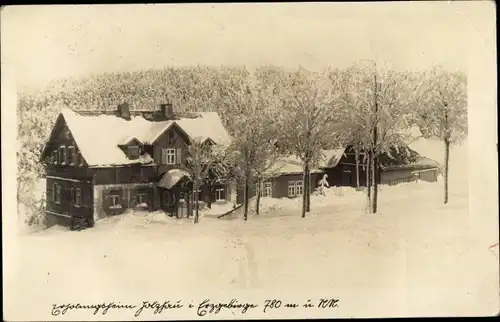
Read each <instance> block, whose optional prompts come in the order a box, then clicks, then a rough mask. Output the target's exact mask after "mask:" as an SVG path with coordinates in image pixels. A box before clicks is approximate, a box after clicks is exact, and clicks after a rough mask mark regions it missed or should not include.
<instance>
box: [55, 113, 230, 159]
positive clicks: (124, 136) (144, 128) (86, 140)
mask: <svg viewBox="0 0 500 322" xmlns="http://www.w3.org/2000/svg"><path fill="white" fill-rule="evenodd" d="M61 114H62V115H63V117H64V119H65V121H66V123H67V125H68V128H69V130H70V131H71V133H72V135H73V137H74V139H75V141H76V144H77V146H78V148H79V149H80V151H81V153H82V156H83V157H84V159H85V160H86V161H87V163H88V164H89V166H112V165H126V164H132V163H138V162H146V163H149V162H152V161H153V160H152V159H147V158H142V159H144V160H142V159H139V160H137V159H136V160H130V159H128V158H127V156H126V154H125V153H124V152H123V151H122V150H121V149H120V148H119V145H123V144H126V143H128V142H129V141H130V140H131V139H137V140H139V141H140V142H144V143H150V144H151V143H153V142H154V141H155V140H156V139H157V138H158V137H159V136H160V135H161V134H163V133H164V132H165V130H167V129H168V128H169V127H170V126H172V124H174V123H176V124H177V125H179V126H180V128H181V129H182V130H184V131H185V132H186V133H187V134H188V135H189V136H190V137H191V138H195V137H201V138H202V139H203V140H205V139H207V138H210V139H212V140H213V141H214V142H215V143H217V144H224V143H229V142H230V140H231V138H230V136H229V133H228V132H227V131H226V129H225V128H224V126H223V125H222V121H221V119H220V118H219V115H218V114H217V113H215V112H206V113H198V114H199V115H200V117H197V118H191V119H180V120H175V121H161V122H153V121H149V120H146V119H145V118H144V117H142V116H134V117H132V118H131V120H129V121H127V120H124V119H122V118H120V117H116V116H114V115H91V116H87V115H80V114H78V113H76V112H74V111H72V110H71V109H68V108H63V109H62V111H61Z"/></svg>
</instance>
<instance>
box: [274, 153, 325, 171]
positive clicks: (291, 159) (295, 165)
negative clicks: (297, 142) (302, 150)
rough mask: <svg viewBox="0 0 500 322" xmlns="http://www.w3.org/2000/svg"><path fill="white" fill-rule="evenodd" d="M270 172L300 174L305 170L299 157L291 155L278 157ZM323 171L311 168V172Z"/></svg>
mask: <svg viewBox="0 0 500 322" xmlns="http://www.w3.org/2000/svg"><path fill="white" fill-rule="evenodd" d="M269 172H270V173H273V174H276V175H285V174H298V173H303V172H304V166H303V164H302V161H301V160H300V159H299V158H297V157H296V156H293V155H291V156H287V157H282V158H280V159H278V160H277V161H276V163H275V164H274V165H273V166H272V167H271V169H270V170H269ZM322 172H323V171H321V170H320V169H311V173H322Z"/></svg>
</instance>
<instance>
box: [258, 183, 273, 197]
mask: <svg viewBox="0 0 500 322" xmlns="http://www.w3.org/2000/svg"><path fill="white" fill-rule="evenodd" d="M260 195H261V196H262V197H271V195H272V188H271V182H270V181H266V182H263V183H261V185H260Z"/></svg>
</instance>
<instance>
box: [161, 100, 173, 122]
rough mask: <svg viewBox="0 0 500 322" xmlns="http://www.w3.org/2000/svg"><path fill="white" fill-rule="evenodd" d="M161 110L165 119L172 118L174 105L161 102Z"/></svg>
mask: <svg viewBox="0 0 500 322" xmlns="http://www.w3.org/2000/svg"><path fill="white" fill-rule="evenodd" d="M160 108H161V112H162V114H163V116H165V118H167V119H173V118H174V107H173V106H172V103H167V104H161V105H160Z"/></svg>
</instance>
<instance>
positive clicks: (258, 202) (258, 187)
mask: <svg viewBox="0 0 500 322" xmlns="http://www.w3.org/2000/svg"><path fill="white" fill-rule="evenodd" d="M260 185H261V180H260V179H259V180H257V191H256V192H257V198H256V199H257V201H256V205H255V213H256V214H257V215H258V214H259V208H260Z"/></svg>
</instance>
